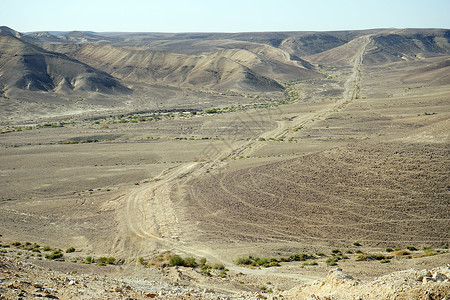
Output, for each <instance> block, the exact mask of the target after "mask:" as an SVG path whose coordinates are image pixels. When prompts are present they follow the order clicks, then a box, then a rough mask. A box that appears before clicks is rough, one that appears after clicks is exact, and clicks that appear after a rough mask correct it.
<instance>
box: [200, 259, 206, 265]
mask: <svg viewBox="0 0 450 300" xmlns="http://www.w3.org/2000/svg"><path fill="white" fill-rule="evenodd" d="M204 265H206V258H205V257H202V258H200V266H204Z"/></svg>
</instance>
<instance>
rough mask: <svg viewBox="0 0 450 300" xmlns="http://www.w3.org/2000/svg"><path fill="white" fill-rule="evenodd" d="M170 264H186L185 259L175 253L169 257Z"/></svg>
mask: <svg viewBox="0 0 450 300" xmlns="http://www.w3.org/2000/svg"><path fill="white" fill-rule="evenodd" d="M169 265H170V266H172V267H173V266H184V259H183V258H182V257H181V256H179V255H173V256H171V257H170V259H169Z"/></svg>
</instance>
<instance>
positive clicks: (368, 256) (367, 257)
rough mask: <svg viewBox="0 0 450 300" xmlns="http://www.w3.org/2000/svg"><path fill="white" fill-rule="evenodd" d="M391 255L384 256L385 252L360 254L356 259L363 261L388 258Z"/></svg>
mask: <svg viewBox="0 0 450 300" xmlns="http://www.w3.org/2000/svg"><path fill="white" fill-rule="evenodd" d="M388 258H389V257H387V256H384V255H383V254H360V255H358V257H357V258H356V261H363V260H367V261H368V260H383V259H388Z"/></svg>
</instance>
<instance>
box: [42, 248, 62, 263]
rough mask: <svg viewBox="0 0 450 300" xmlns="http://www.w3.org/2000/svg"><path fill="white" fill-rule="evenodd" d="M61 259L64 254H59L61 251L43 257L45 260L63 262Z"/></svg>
mask: <svg viewBox="0 0 450 300" xmlns="http://www.w3.org/2000/svg"><path fill="white" fill-rule="evenodd" d="M63 257H64V254H63V253H62V252H61V250H56V251H53V252H52V253H51V254H47V255H46V256H45V258H46V259H49V260H58V261H63V260H64V258H63Z"/></svg>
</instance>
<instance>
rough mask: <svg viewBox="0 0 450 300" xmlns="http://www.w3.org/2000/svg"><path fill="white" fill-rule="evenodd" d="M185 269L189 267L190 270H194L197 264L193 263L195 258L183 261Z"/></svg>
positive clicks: (187, 258)
mask: <svg viewBox="0 0 450 300" xmlns="http://www.w3.org/2000/svg"><path fill="white" fill-rule="evenodd" d="M183 265H184V266H185V267H190V268H195V267H196V266H197V263H196V262H195V258H194V257H186V258H185V259H184V264H183Z"/></svg>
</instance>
